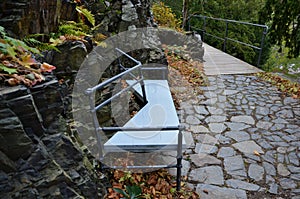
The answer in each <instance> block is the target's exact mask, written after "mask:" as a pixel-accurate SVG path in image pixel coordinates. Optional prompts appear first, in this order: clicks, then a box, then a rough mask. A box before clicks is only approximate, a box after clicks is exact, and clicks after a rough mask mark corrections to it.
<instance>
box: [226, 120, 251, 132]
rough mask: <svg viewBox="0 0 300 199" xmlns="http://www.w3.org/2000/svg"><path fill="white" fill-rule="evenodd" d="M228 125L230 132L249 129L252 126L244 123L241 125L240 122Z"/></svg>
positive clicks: (228, 123)
mask: <svg viewBox="0 0 300 199" xmlns="http://www.w3.org/2000/svg"><path fill="white" fill-rule="evenodd" d="M226 125H227V126H228V128H230V130H232V131H241V130H244V129H246V128H249V127H250V126H249V125H247V124H244V123H239V122H226Z"/></svg>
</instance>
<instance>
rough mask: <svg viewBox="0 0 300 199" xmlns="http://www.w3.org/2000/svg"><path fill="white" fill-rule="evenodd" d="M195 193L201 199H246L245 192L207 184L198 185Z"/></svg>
mask: <svg viewBox="0 0 300 199" xmlns="http://www.w3.org/2000/svg"><path fill="white" fill-rule="evenodd" d="M196 192H197V193H198V194H200V198H201V199H247V195H246V191H244V190H240V189H231V188H225V187H218V186H214V185H208V184H198V185H197V188H196Z"/></svg>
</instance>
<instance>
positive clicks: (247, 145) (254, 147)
mask: <svg viewBox="0 0 300 199" xmlns="http://www.w3.org/2000/svg"><path fill="white" fill-rule="evenodd" d="M232 146H233V147H234V148H236V149H237V150H239V151H241V152H242V153H244V154H254V153H260V154H264V151H263V150H262V148H261V147H260V146H259V145H258V144H256V143H255V142H254V141H253V140H250V141H244V142H239V143H235V144H233V145H232Z"/></svg>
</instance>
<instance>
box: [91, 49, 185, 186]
mask: <svg viewBox="0 0 300 199" xmlns="http://www.w3.org/2000/svg"><path fill="white" fill-rule="evenodd" d="M117 51H118V52H120V53H121V54H123V55H125V56H127V57H128V58H130V59H131V60H133V61H134V62H135V63H136V64H137V65H136V66H134V67H132V68H130V69H126V70H125V71H123V72H122V73H120V74H118V75H117V76H115V77H112V78H110V79H108V80H106V81H104V82H102V83H100V84H99V85H96V86H94V87H93V88H89V89H88V90H87V92H86V93H87V94H88V95H89V96H90V108H91V113H92V115H93V121H94V128H95V133H96V136H97V142H98V145H99V148H100V154H99V159H100V161H102V160H103V159H104V158H105V156H106V154H109V153H118V152H127V151H128V152H134V153H151V152H155V151H159V152H161V151H176V152H177V156H176V159H177V162H176V164H173V165H156V167H155V168H157V167H159V168H177V177H176V182H177V190H179V189H180V178H181V167H182V150H183V149H184V148H186V142H185V139H184V137H183V135H182V130H183V128H182V127H181V126H180V122H179V119H178V116H177V112H176V109H175V106H174V103H173V99H172V95H171V92H170V88H169V85H168V81H167V80H158V79H154V80H145V79H144V78H143V74H142V64H141V63H140V62H139V61H137V60H135V59H134V58H132V57H130V56H129V55H127V54H126V53H124V52H123V51H121V50H119V49H117ZM134 70H138V71H139V72H140V73H139V74H140V76H139V78H136V79H134V80H126V83H127V85H128V86H127V87H126V88H124V89H123V90H122V91H121V92H127V91H128V90H132V91H133V92H134V93H135V95H136V96H137V97H139V98H140V99H143V100H144V101H145V105H144V106H143V107H142V108H141V110H139V111H138V112H137V113H136V114H135V115H134V116H133V117H132V118H131V119H130V120H129V121H128V122H127V123H126V124H125V125H124V126H122V127H100V126H99V122H98V118H97V114H96V112H97V110H99V109H101V108H102V107H103V106H104V105H106V104H107V101H106V102H103V103H102V104H99V105H95V102H94V98H93V96H94V93H95V92H96V91H97V90H101V88H103V87H104V86H105V85H107V84H110V83H112V82H113V81H115V80H116V79H119V78H122V77H124V76H126V75H127V74H129V73H131V75H132V72H133V71H134ZM132 76H133V75H132ZM118 94H119V93H118ZM118 94H117V95H118ZM112 98H114V96H112V97H111V99H112ZM109 100H110V99H108V101H109ZM100 131H102V132H115V133H114V134H113V135H112V136H111V137H110V138H109V139H108V140H107V141H105V142H103V139H102V138H101V136H100V135H101V133H100ZM127 167H128V168H130V169H134V168H149V167H151V166H149V165H145V166H134V165H133V166H127ZM104 168H105V167H104V166H103V169H104ZM109 168H116V169H117V168H120V167H118V166H115V167H111V166H110V167H109Z"/></svg>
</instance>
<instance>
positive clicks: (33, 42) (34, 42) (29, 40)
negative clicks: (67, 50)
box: [23, 34, 60, 52]
mask: <svg viewBox="0 0 300 199" xmlns="http://www.w3.org/2000/svg"><path fill="white" fill-rule="evenodd" d="M43 36H44V34H33V35H28V36H26V37H25V38H23V41H24V42H25V43H26V44H27V45H29V46H34V47H35V48H37V49H39V50H40V51H50V50H55V51H57V52H60V50H59V49H58V48H56V47H55V46H53V45H50V44H49V43H44V42H41V41H39V40H38V39H37V38H39V37H43Z"/></svg>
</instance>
